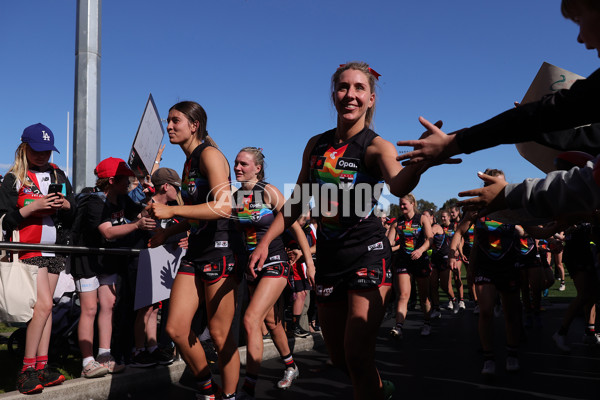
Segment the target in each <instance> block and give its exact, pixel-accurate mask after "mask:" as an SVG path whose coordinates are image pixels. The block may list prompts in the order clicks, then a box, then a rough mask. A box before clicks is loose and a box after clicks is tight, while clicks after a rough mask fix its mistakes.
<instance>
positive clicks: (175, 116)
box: [167, 109, 199, 144]
mask: <svg viewBox="0 0 600 400" xmlns="http://www.w3.org/2000/svg"><path fill="white" fill-rule="evenodd" d="M167 123H168V124H167V133H168V134H169V141H170V142H171V143H172V144H181V143H185V142H186V141H187V140H189V139H190V138H191V137H192V136H193V135H194V134H195V133H196V132H197V131H198V125H199V124H198V122H194V123H191V122H190V121H189V120H188V119H187V117H186V116H185V114H184V113H182V112H180V111H177V110H175V109H172V110H170V111H169V116H168V117H167Z"/></svg>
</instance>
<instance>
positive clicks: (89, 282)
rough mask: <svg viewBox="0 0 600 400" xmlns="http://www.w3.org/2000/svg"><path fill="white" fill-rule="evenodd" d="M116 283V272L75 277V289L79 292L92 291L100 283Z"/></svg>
mask: <svg viewBox="0 0 600 400" xmlns="http://www.w3.org/2000/svg"><path fill="white" fill-rule="evenodd" d="M116 283H117V274H110V275H98V276H94V277H92V278H81V279H75V289H76V290H77V291H78V292H79V293H83V292H93V291H94V290H97V289H98V288H99V287H100V285H114V284H116Z"/></svg>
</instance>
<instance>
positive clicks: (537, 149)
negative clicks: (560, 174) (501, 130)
mask: <svg viewBox="0 0 600 400" xmlns="http://www.w3.org/2000/svg"><path fill="white" fill-rule="evenodd" d="M579 79H585V78H584V77H583V76H580V75H577V74H574V73H572V72H569V71H567V70H565V69H562V68H559V67H556V66H554V65H552V64H548V63H547V62H544V63H543V64H542V67H541V68H540V70H539V71H538V73H537V75H536V76H535V79H534V80H533V82H531V85H530V86H529V89H527V93H525V96H524V97H523V100H521V104H525V103H530V102H532V101H537V100H540V99H541V98H542V97H543V96H545V95H547V94H550V93H554V92H557V91H559V90H561V89H568V88H570V87H571V85H572V84H573V83H574V82H575V81H576V80H579ZM515 146H516V147H517V150H518V151H519V154H521V156H522V157H523V158H525V159H526V160H527V161H529V162H530V163H532V164H533V165H535V166H536V167H537V168H539V169H540V170H542V171H543V172H544V173H546V174H547V173H548V172H551V171H554V170H556V167H555V166H554V159H555V158H556V156H558V155H559V154H560V153H562V151H560V150H556V149H553V148H550V147H547V146H544V145H541V144H538V143H535V142H524V143H517V144H515Z"/></svg>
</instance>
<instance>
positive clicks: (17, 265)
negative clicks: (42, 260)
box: [0, 216, 38, 322]
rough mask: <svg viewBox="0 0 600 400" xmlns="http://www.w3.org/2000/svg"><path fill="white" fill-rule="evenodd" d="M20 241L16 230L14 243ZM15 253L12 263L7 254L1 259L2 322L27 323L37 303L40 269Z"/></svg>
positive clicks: (0, 308) (0, 292) (0, 303)
mask: <svg viewBox="0 0 600 400" xmlns="http://www.w3.org/2000/svg"><path fill="white" fill-rule="evenodd" d="M3 219H4V216H3V217H2V218H0V226H2V220H3ZM18 241H19V232H18V231H17V230H15V231H13V242H18ZM13 253H14V258H13V260H12V261H10V257H9V255H8V253H7V252H3V254H2V258H0V322H27V321H29V320H30V319H31V317H32V316H33V307H34V306H35V303H36V301H37V274H38V267H37V266H36V265H29V264H25V263H22V262H21V261H19V257H18V256H17V252H13Z"/></svg>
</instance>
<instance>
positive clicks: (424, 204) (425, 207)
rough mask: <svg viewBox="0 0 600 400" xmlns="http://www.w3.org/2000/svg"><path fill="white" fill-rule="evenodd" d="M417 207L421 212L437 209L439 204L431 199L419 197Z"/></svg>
mask: <svg viewBox="0 0 600 400" xmlns="http://www.w3.org/2000/svg"><path fill="white" fill-rule="evenodd" d="M417 209H418V210H419V212H423V211H433V212H436V211H437V206H436V205H435V204H433V203H432V202H430V201H427V200H423V199H419V200H417Z"/></svg>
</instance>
